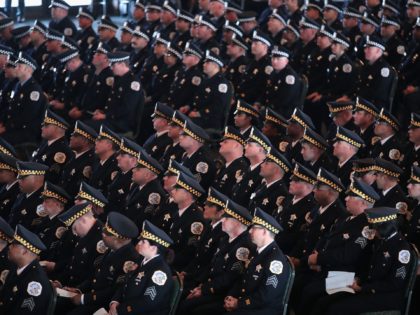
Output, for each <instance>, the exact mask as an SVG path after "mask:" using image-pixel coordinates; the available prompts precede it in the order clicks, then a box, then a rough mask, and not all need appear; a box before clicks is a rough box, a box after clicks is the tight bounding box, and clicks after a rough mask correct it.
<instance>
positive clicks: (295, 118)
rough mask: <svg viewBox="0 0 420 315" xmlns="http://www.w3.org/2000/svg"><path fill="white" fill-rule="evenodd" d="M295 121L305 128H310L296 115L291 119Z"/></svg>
mask: <svg viewBox="0 0 420 315" xmlns="http://www.w3.org/2000/svg"><path fill="white" fill-rule="evenodd" d="M291 118H292V119H293V120H295V121H296V122H297V123H298V124H299V125H301V126H302V127H303V128H308V124H307V123H305V122H304V121H303V120H302V119H300V118H299V117H298V116H296V115H295V114H293V115H292V117H291Z"/></svg>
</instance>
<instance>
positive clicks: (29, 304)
mask: <svg viewBox="0 0 420 315" xmlns="http://www.w3.org/2000/svg"><path fill="white" fill-rule="evenodd" d="M20 307H21V308H27V309H28V310H29V311H31V312H32V311H33V310H34V308H35V301H34V298H33V297H30V298H27V299H24V300H23V302H22V305H21V306H20Z"/></svg>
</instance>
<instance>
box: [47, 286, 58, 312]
mask: <svg viewBox="0 0 420 315" xmlns="http://www.w3.org/2000/svg"><path fill="white" fill-rule="evenodd" d="M50 291H51V297H50V301H49V303H48V309H47V313H46V315H54V313H55V305H56V303H57V291H56V290H55V288H54V287H53V286H52V285H51V286H50Z"/></svg>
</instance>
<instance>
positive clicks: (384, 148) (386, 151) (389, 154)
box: [371, 135, 406, 165]
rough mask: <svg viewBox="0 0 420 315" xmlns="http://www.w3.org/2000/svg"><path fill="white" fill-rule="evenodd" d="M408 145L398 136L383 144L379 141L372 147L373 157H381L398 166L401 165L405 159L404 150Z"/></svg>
mask: <svg viewBox="0 0 420 315" xmlns="http://www.w3.org/2000/svg"><path fill="white" fill-rule="evenodd" d="M405 146H406V144H405V143H404V142H403V141H402V139H400V138H399V137H398V136H397V135H393V136H392V137H391V138H389V139H387V140H386V141H385V143H382V142H381V140H380V139H378V140H377V141H376V142H375V144H374V145H373V147H372V153H371V156H372V157H379V158H382V159H385V160H388V161H391V162H393V163H395V164H397V165H401V162H402V158H403V157H404V151H405V150H404V148H405Z"/></svg>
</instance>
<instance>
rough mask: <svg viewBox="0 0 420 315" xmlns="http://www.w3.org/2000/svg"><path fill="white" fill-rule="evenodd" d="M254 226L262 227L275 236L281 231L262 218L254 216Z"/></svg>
mask: <svg viewBox="0 0 420 315" xmlns="http://www.w3.org/2000/svg"><path fill="white" fill-rule="evenodd" d="M252 224H257V225H262V226H263V227H265V228H266V229H267V230H269V231H271V232H273V233H274V234H279V232H280V230H279V229H277V228H275V227H274V226H272V225H271V224H270V223H268V222H266V221H264V220H263V219H262V218H260V217H257V216H254V217H253V218H252Z"/></svg>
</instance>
